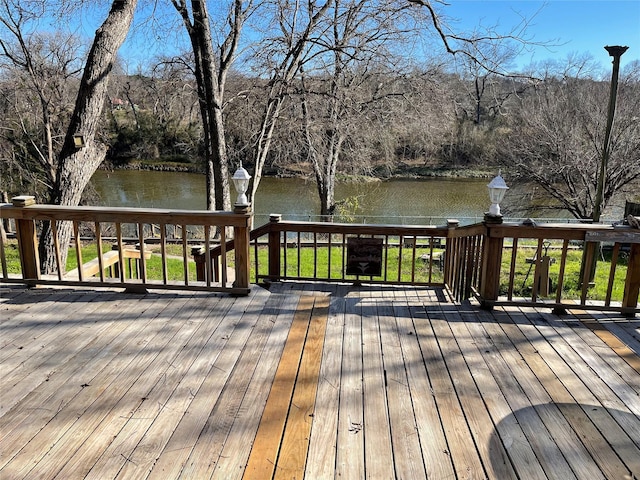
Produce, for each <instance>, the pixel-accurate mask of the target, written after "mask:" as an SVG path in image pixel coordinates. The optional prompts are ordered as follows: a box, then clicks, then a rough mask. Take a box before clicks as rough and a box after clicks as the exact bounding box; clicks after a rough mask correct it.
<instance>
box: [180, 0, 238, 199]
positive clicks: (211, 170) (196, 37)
mask: <svg viewBox="0 0 640 480" xmlns="http://www.w3.org/2000/svg"><path fill="white" fill-rule="evenodd" d="M173 5H174V7H175V8H176V10H177V11H178V13H179V14H180V16H181V17H182V21H183V23H184V25H185V28H186V29H187V32H188V33H189V39H190V41H191V48H192V49H193V54H194V58H195V76H196V83H197V85H198V101H199V106H200V116H201V117H202V127H203V130H204V144H205V149H204V157H205V164H206V172H207V209H208V210H230V209H231V194H230V191H229V160H228V156H227V144H226V140H225V128H224V117H223V115H222V103H223V99H224V88H225V75H226V71H227V69H228V68H229V65H230V63H231V61H232V58H233V52H231V53H230V54H229V55H230V56H229V58H228V59H227V60H228V62H229V63H228V64H225V65H224V66H223V65H221V66H220V72H219V73H218V69H217V68H216V61H215V54H214V49H213V40H212V37H211V29H210V27H209V13H208V11H207V3H206V2H201V1H199V0H193V1H192V2H191V8H192V12H193V22H192V21H191V18H190V16H189V12H188V10H187V8H186V5H185V4H184V3H178V2H175V1H174V2H173ZM240 20H241V19H238V21H240ZM240 25H241V24H236V25H235V28H237V29H238V30H237V31H236V30H234V32H233V33H237V34H239V28H240ZM231 42H233V40H231Z"/></svg>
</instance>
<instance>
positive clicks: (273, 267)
mask: <svg viewBox="0 0 640 480" xmlns="http://www.w3.org/2000/svg"><path fill="white" fill-rule="evenodd" d="M281 219H282V215H280V214H278V213H272V214H271V215H269V222H270V223H272V224H275V223H278V222H279V221H280V220H281ZM279 278H280V230H277V229H276V228H272V229H271V230H270V231H269V280H271V281H276V280H278V279H279Z"/></svg>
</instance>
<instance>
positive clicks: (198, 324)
mask: <svg viewBox="0 0 640 480" xmlns="http://www.w3.org/2000/svg"><path fill="white" fill-rule="evenodd" d="M0 322H1V327H2V329H1V331H0V362H1V369H2V370H1V379H2V380H1V382H2V383H1V392H0V395H1V397H0V407H1V410H0V478H1V479H2V480H5V479H6V480H14V479H21V478H29V479H53V478H60V479H65V480H67V479H81V478H91V479H100V480H105V479H112V478H113V479H115V478H126V479H146V478H153V479H163V480H166V479H174V478H183V479H203V478H220V479H225V480H227V479H232V478H237V479H241V478H246V479H249V478H251V479H253V478H256V479H267V478H271V477H273V478H296V479H301V478H303V477H304V478H306V479H313V480H315V479H325V478H346V479H361V478H372V479H391V478H398V479H420V478H432V479H454V478H457V479H463V478H464V479H466V478H491V479H499V480H502V479H509V478H520V479H527V480H529V479H539V478H540V479H541V478H558V479H561V480H569V479H572V478H575V479H588V480H592V479H599V478H609V479H631V478H640V357H639V355H640V320H639V319H638V318H625V317H621V316H616V315H607V314H603V313H597V314H590V313H589V314H588V313H585V312H581V311H572V312H570V313H569V314H567V315H565V316H562V317H558V316H555V315H553V314H551V313H549V312H547V311H536V310H533V309H523V308H515V307H508V308H496V309H495V310H494V311H493V312H486V311H482V310H479V309H477V307H475V306H473V305H470V304H468V303H465V304H462V305H458V304H454V303H452V302H450V301H449V299H448V297H447V295H446V294H445V292H443V291H442V290H436V289H427V288H425V289H421V288H403V287H379V286H378V287H367V286H363V287H359V288H356V287H352V286H345V285H312V284H300V283H283V284H274V285H273V286H272V288H271V290H270V291H267V290H264V289H262V288H259V287H254V288H253V289H252V292H251V294H250V295H249V296H248V297H237V298H234V297H231V296H227V295H216V294H211V293H204V292H193V293H187V292H183V293H181V292H158V293H151V294H145V295H135V294H125V293H119V292H113V291H100V292H95V291H88V290H78V289H46V288H38V289H33V290H27V289H23V288H19V287H15V286H14V287H9V286H6V285H5V286H0Z"/></svg>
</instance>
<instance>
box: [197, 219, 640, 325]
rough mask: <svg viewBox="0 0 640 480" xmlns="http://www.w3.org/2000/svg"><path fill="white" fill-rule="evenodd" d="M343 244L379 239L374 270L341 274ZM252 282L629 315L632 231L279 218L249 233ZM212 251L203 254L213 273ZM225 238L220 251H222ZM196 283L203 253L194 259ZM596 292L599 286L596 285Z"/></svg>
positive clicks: (636, 243) (634, 288) (638, 257)
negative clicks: (333, 285)
mask: <svg viewBox="0 0 640 480" xmlns="http://www.w3.org/2000/svg"><path fill="white" fill-rule="evenodd" d="M350 238H378V239H380V241H379V244H380V253H379V255H380V263H381V270H380V273H379V274H376V275H367V274H361V275H352V274H351V275H350V274H348V273H347V266H348V263H349V259H348V255H349V245H348V243H349V239H350ZM250 241H251V246H252V268H251V281H252V282H262V281H279V280H310V281H330V282H333V281H336V282H345V281H346V282H367V283H386V284H411V285H434V286H437V285H442V286H446V287H447V288H448V289H449V291H450V292H451V294H452V296H453V297H454V298H455V299H456V300H457V301H462V300H466V299H469V298H471V297H475V298H477V299H478V300H479V301H480V303H481V305H482V306H483V307H485V308H492V307H493V306H494V305H505V304H517V305H536V306H548V307H550V308H553V309H554V310H556V311H561V310H563V309H566V308H570V307H571V308H575V307H576V306H580V307H583V308H589V309H599V310H614V311H623V312H626V313H636V312H637V311H638V309H637V304H638V290H639V288H640V231H639V230H637V229H632V228H630V227H624V226H620V227H616V228H614V227H612V226H606V225H585V224H543V225H540V226H533V225H520V224H506V223H505V224H502V223H491V222H483V223H480V224H475V225H470V226H463V227H459V226H458V224H457V222H456V221H455V220H451V221H449V223H448V225H447V226H442V227H433V226H391V225H352V224H332V223H310V222H289V221H286V222H285V221H281V219H280V216H279V215H274V216H273V218H272V220H271V221H270V222H269V223H268V224H266V225H263V226H262V227H259V228H258V229H256V230H254V231H252V232H251V234H250ZM221 248H222V247H221V246H217V247H215V248H213V249H212V250H211V251H210V258H211V259H212V261H213V263H214V267H213V268H212V270H211V272H212V273H213V274H214V275H216V277H215V279H217V278H218V276H219V275H220V273H219V272H220V270H219V268H218V267H217V265H219V264H220V261H219V259H220V258H221ZM233 248H234V245H233V241H230V242H228V243H227V244H226V245H225V250H226V251H227V252H229V251H232V249H233ZM602 252H605V253H606V255H607V256H608V257H609V258H608V259H607V261H606V262H602V261H601V262H598V270H597V273H598V277H597V281H598V283H599V284H605V285H606V287H605V288H604V294H603V296H602V298H600V299H594V298H593V297H594V295H595V294H594V291H595V289H594V288H593V282H591V280H590V268H582V267H583V265H592V263H593V259H594V256H595V255H596V254H602ZM196 258H197V259H198V260H197V261H198V262H199V265H200V266H201V267H200V270H199V271H200V277H199V278H200V279H201V280H203V279H204V278H205V274H206V273H205V265H206V259H205V250H204V249H202V250H200V252H199V253H198V254H196ZM600 291H602V289H600Z"/></svg>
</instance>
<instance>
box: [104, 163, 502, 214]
mask: <svg viewBox="0 0 640 480" xmlns="http://www.w3.org/2000/svg"><path fill="white" fill-rule="evenodd" d="M487 183H488V180H486V179H483V180H476V179H471V180H470V179H440V178H437V179H424V180H390V181H385V182H372V183H358V184H353V183H348V184H338V185H337V186H336V198H337V200H343V199H345V198H347V197H356V198H357V205H358V208H357V210H356V211H355V212H353V211H351V212H349V215H350V216H351V217H353V218H352V219H350V220H351V221H354V222H357V223H364V222H368V223H390V224H429V223H433V224H442V223H443V222H444V219H446V218H457V219H459V220H460V221H461V222H462V223H472V222H475V221H477V220H478V219H481V218H482V215H483V213H484V212H485V211H487V210H488V207H489V201H488V193H487ZM93 185H94V187H95V189H96V191H97V193H98V195H99V196H100V198H101V201H102V204H103V205H106V206H111V207H151V208H174V209H196V210H199V209H205V208H206V201H205V177H204V175H201V174H193V173H174V172H147V171H129V170H118V171H115V172H105V171H98V172H96V173H95V175H94V176H93ZM232 189H233V187H232ZM509 193H511V192H509ZM317 197H318V194H317V192H316V187H315V184H314V183H313V182H305V181H304V180H301V179H291V178H270V177H269V178H264V179H262V182H261V183H260V187H259V189H258V193H257V197H256V201H255V203H254V206H253V207H254V212H255V213H256V222H255V224H256V225H261V224H263V223H265V222H266V221H268V216H269V214H270V213H280V214H282V215H283V219H289V220H309V219H311V220H313V219H316V218H317V217H316V215H317V214H318V212H319V211H320V207H319V201H318V198H317ZM507 201H508V197H507V199H505V202H504V203H505V204H506V202H507ZM336 221H345V219H344V218H336Z"/></svg>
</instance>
